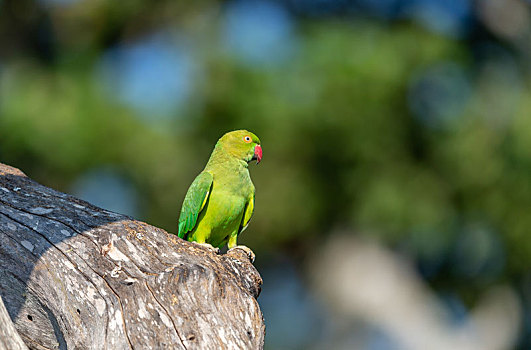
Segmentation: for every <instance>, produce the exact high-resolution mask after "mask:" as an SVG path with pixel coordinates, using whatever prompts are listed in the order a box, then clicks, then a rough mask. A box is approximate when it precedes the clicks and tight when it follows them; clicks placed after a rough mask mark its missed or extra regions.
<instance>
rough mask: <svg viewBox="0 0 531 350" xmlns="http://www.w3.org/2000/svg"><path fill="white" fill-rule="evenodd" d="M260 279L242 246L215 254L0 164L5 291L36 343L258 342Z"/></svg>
mask: <svg viewBox="0 0 531 350" xmlns="http://www.w3.org/2000/svg"><path fill="white" fill-rule="evenodd" d="M261 283H262V280H261V278H260V275H259V274H258V272H257V271H256V269H255V268H254V266H253V265H252V264H251V262H250V261H249V259H248V258H247V256H246V254H245V253H244V252H243V251H241V250H233V251H231V252H230V253H229V254H225V255H216V254H215V253H213V252H211V251H210V250H208V249H207V248H204V247H201V246H198V245H196V244H193V243H189V242H186V241H184V240H181V239H179V238H178V237H176V236H175V235H172V234H168V233H167V232H165V231H164V230H162V229H159V228H156V227H153V226H150V225H148V224H146V223H143V222H139V221H135V220H132V219H131V218H128V217H126V216H123V215H119V214H116V213H112V212H110V211H107V210H104V209H101V208H98V207H95V206H93V205H91V204H89V203H87V202H84V201H82V200H79V199H77V198H74V197H72V196H69V195H66V194H64V193H60V192H58V191H55V190H53V189H50V188H47V187H45V186H42V185H40V184H38V183H36V182H34V181H32V180H31V179H29V178H28V177H26V176H25V175H24V174H23V173H22V172H20V171H19V170H17V169H15V168H12V167H9V166H6V165H2V164H0V296H1V297H2V298H3V301H4V303H5V306H6V308H7V311H8V313H9V316H10V318H11V320H12V321H13V322H14V325H15V328H16V330H17V331H18V333H19V334H20V336H21V337H22V339H23V340H24V342H25V343H26V345H27V346H28V347H29V348H30V349H67V348H68V349H128V348H136V349H149V348H153V349H166V348H172V349H261V348H262V347H263V341H264V332H265V329H264V323H263V318H262V313H261V311H260V309H259V306H258V303H257V301H256V298H257V297H258V295H259V293H260V286H261ZM1 314H2V313H1V308H0V317H1ZM0 322H1V318H0ZM2 327H3V325H2ZM3 337H5V336H4V333H3V332H2V331H0V344H2V342H5V341H6V339H3ZM8 341H9V340H8Z"/></svg>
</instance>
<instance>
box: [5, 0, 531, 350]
mask: <svg viewBox="0 0 531 350" xmlns="http://www.w3.org/2000/svg"><path fill="white" fill-rule="evenodd" d="M530 7H531V2H530V1H524V0H505V1H503V0H483V1H471V0H444V1H443V0H441V1H437V0H373V1H371V0H351V1H349V0H284V1H280V0H279V1H273V0H271V1H254V0H253V1H223V2H217V1H212V0H205V1H175V0H157V1H154V0H127V1H114V0H0V161H1V162H4V163H7V164H10V165H12V166H16V167H18V168H20V169H21V170H23V171H24V172H25V173H26V174H28V175H29V176H30V177H32V178H34V179H36V180H37V181H39V182H41V183H43V184H45V185H47V186H51V187H54V188H56V189H59V190H61V191H64V192H68V193H71V194H74V195H76V196H79V197H81V198H83V199H86V200H88V201H90V202H92V203H94V204H96V205H99V206H103V207H105V208H108V209H111V210H114V211H117V212H120V213H125V214H128V215H131V216H133V217H135V218H137V219H140V220H144V221H146V222H148V223H150V224H153V225H155V226H159V227H162V228H164V229H166V230H168V231H170V232H175V230H176V219H177V216H178V213H179V210H180V206H181V202H182V199H183V198H184V194H185V192H186V190H187V188H188V186H189V184H190V183H191V182H192V180H193V179H194V177H195V176H196V175H197V173H198V172H199V171H201V169H202V167H203V166H204V164H205V163H206V161H207V159H208V157H209V154H210V151H211V149H212V147H213V145H214V143H215V142H216V140H217V139H218V138H219V137H220V136H221V135H222V134H223V133H225V132H226V131H229V130H232V129H241V128H247V129H249V130H252V131H253V132H255V133H256V134H257V135H258V136H259V137H260V138H261V140H262V145H263V149H264V159H263V162H262V163H261V164H260V165H259V166H254V165H251V166H250V171H251V175H252V178H253V180H254V183H255V186H256V188H257V195H256V210H255V215H254V217H253V220H252V223H251V225H250V227H249V228H248V230H247V231H246V232H245V233H244V234H243V235H242V236H241V239H240V242H241V243H242V244H246V245H248V246H249V247H251V248H252V249H253V250H254V251H255V253H256V255H257V259H256V263H255V264H256V266H257V267H258V269H259V270H260V272H261V273H262V276H263V278H264V285H263V292H262V295H261V296H260V298H259V302H260V304H261V307H262V310H263V313H264V317H265V322H266V326H267V336H266V348H267V349H367V350H395V349H530V348H531V269H530V267H531V98H530V97H531V95H530V89H531V84H530V83H531V71H530V68H531V65H530V63H531V35H530V34H531V29H530V28H531V26H530V21H531V15H530V14H531V8H530Z"/></svg>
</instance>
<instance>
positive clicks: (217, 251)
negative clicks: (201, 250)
mask: <svg viewBox="0 0 531 350" xmlns="http://www.w3.org/2000/svg"><path fill="white" fill-rule="evenodd" d="M192 243H195V244H197V245H200V246H202V247H205V248H208V249H209V250H212V251H213V252H214V253H216V254H219V248H217V247H214V246H213V245H212V244H210V243H199V242H192Z"/></svg>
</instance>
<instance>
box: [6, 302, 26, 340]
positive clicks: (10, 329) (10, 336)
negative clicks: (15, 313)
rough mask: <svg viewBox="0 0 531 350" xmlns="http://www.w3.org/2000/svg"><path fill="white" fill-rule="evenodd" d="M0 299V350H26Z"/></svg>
mask: <svg viewBox="0 0 531 350" xmlns="http://www.w3.org/2000/svg"><path fill="white" fill-rule="evenodd" d="M27 349H28V347H27V346H26V345H25V344H24V342H23V341H22V339H20V336H19V335H18V333H17V331H16V329H15V326H14V325H13V322H11V318H9V314H8V313H7V310H6V307H5V306H4V302H3V301H2V298H0V350H27Z"/></svg>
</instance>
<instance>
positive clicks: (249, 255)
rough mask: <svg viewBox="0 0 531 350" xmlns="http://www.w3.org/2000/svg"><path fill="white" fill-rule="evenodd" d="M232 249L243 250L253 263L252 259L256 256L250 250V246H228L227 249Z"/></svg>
mask: <svg viewBox="0 0 531 350" xmlns="http://www.w3.org/2000/svg"><path fill="white" fill-rule="evenodd" d="M233 249H241V250H243V251H244V252H245V254H247V257H248V258H249V260H251V262H252V263H254V259H255V257H256V256H255V255H254V253H253V251H252V250H251V248H249V247H246V246H244V245H237V246H236V247H234V248H230V249H229V251H231V250H233Z"/></svg>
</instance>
